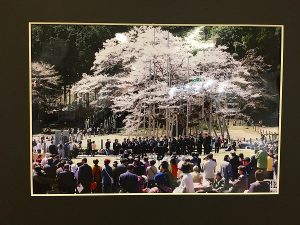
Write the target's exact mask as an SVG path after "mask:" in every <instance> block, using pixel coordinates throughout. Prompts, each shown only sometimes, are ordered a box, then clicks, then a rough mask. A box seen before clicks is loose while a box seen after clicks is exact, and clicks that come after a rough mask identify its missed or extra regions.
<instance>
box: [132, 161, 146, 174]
mask: <svg viewBox="0 0 300 225" xmlns="http://www.w3.org/2000/svg"><path fill="white" fill-rule="evenodd" d="M133 165H134V169H133V173H134V174H136V175H138V176H142V175H145V174H146V168H145V165H144V164H143V163H142V162H141V161H140V159H139V158H138V157H137V158H135V159H134V162H133Z"/></svg>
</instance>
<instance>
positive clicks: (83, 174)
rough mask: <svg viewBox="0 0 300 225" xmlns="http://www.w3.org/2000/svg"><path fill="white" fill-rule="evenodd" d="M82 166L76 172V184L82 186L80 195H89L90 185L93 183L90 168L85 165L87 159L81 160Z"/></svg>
mask: <svg viewBox="0 0 300 225" xmlns="http://www.w3.org/2000/svg"><path fill="white" fill-rule="evenodd" d="M82 164H83V165H82V166H80V167H79V171H78V184H81V185H82V186H83V190H82V192H81V193H91V189H90V186H91V183H92V181H93V173H92V167H90V166H89V165H88V164H87V159H86V158H83V159H82Z"/></svg>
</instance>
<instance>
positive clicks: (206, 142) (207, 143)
mask: <svg viewBox="0 0 300 225" xmlns="http://www.w3.org/2000/svg"><path fill="white" fill-rule="evenodd" d="M203 146H204V154H209V153H210V151H211V136H210V135H208V134H205V136H204V139H203Z"/></svg>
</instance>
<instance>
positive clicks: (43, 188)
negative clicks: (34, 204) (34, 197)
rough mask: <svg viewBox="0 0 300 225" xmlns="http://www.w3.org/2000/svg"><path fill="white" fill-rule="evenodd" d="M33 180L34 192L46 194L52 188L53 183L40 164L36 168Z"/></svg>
mask: <svg viewBox="0 0 300 225" xmlns="http://www.w3.org/2000/svg"><path fill="white" fill-rule="evenodd" d="M32 180H33V193H34V194H46V193H47V191H48V190H50V189H51V183H50V182H49V179H48V178H47V176H46V173H45V172H44V171H43V170H42V168H41V167H40V166H38V165H36V166H35V168H34V171H33V177H32Z"/></svg>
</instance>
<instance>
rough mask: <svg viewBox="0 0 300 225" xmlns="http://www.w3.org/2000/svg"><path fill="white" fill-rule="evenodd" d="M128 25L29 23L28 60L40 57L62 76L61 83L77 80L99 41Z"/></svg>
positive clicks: (101, 41)
mask: <svg viewBox="0 0 300 225" xmlns="http://www.w3.org/2000/svg"><path fill="white" fill-rule="evenodd" d="M128 29H129V27H128V26H96V25H52V24H46V25H45V24H44V25H36V24H34V25H32V36H31V44H32V47H31V49H32V61H44V62H47V63H50V64H52V65H54V66H55V69H56V70H57V71H58V72H59V73H60V74H61V76H62V85H68V84H73V83H74V82H76V81H78V80H80V78H81V75H82V73H86V72H87V73H88V72H89V71H90V68H91V67H92V65H93V62H94V60H95V52H97V51H98V50H99V49H101V48H102V47H103V43H104V42H105V41H106V40H107V39H110V38H113V37H114V36H115V33H117V32H125V31H127V30H128Z"/></svg>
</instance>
